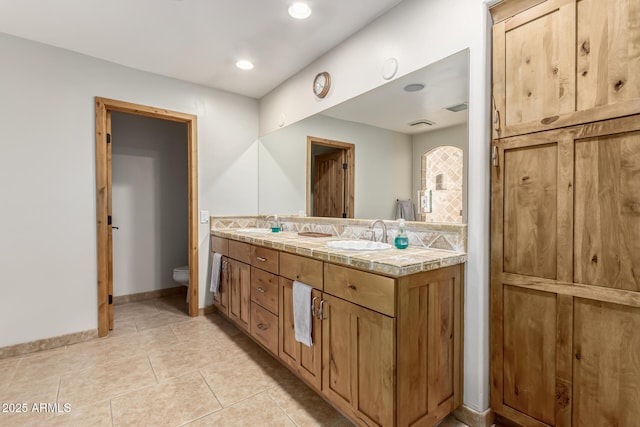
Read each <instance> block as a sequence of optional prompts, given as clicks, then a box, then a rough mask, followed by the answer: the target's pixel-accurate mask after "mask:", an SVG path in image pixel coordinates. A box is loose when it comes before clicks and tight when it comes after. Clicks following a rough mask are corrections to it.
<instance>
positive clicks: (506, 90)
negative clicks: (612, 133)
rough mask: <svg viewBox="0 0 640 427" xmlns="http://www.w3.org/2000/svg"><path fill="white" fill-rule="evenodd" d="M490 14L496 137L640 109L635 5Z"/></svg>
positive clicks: (536, 7)
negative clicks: (491, 20)
mask: <svg viewBox="0 0 640 427" xmlns="http://www.w3.org/2000/svg"><path fill="white" fill-rule="evenodd" d="M517 8H520V10H518V9H517ZM491 12H492V15H493V17H494V20H495V21H496V22H495V24H494V26H493V103H494V119H493V128H494V130H493V138H494V139H497V138H505V137H509V136H514V135H521V134H526V133H532V132H538V131H541V130H550V129H556V128H560V127H566V126H573V125H577V124H582V123H588V122H594V121H598V120H606V119H611V118H615V117H621V116H625V115H629V114H635V113H637V112H638V111H640V62H639V61H638V58H639V56H640V53H639V52H638V47H637V44H638V37H640V4H639V3H638V1H637V0H547V1H540V0H506V1H502V2H500V3H498V4H497V5H495V6H493V7H492V8H491Z"/></svg>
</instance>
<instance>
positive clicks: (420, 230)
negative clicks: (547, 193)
mask: <svg viewBox="0 0 640 427" xmlns="http://www.w3.org/2000/svg"><path fill="white" fill-rule="evenodd" d="M211 222H212V224H214V226H212V230H211V232H212V234H214V235H216V236H220V237H225V238H229V239H234V240H238V241H242V242H246V243H251V244H256V245H260V246H266V247H269V248H273V249H277V250H280V251H285V252H290V253H295V254H299V255H304V256H308V257H312V258H316V259H319V260H322V261H329V262H333V263H336V264H342V265H346V266H352V267H355V268H358V269H361V270H369V271H374V272H377V273H380V274H384V275H388V276H392V277H400V276H406V275H409V274H414V273H419V272H422V271H429V270H435V269H438V268H441V267H446V266H451V265H455V264H461V263H464V262H466V260H467V255H466V253H465V252H464V251H463V250H455V248H464V247H465V244H466V225H452V224H424V223H414V222H410V223H409V227H408V231H409V235H410V239H411V243H412V245H410V246H409V248H407V249H403V250H399V249H396V248H392V249H388V250H384V251H375V252H372V251H350V250H338V249H329V248H328V247H327V245H326V244H327V242H329V241H332V240H336V239H337V238H338V239H357V238H362V237H364V235H365V234H367V233H364V232H365V230H369V225H370V224H371V221H364V220H350V219H334V218H305V217H282V218H281V226H282V229H283V231H282V232H280V233H257V234H256V233H246V232H237V231H236V230H237V228H245V225H242V226H240V227H238V226H236V227H221V228H216V227H215V224H218V225H225V224H239V223H240V221H238V220H236V219H235V218H212V221H211ZM245 223H246V221H245ZM385 224H386V225H387V226H388V229H387V232H388V236H389V241H393V240H392V239H393V238H394V237H395V235H396V233H397V225H398V222H397V221H385ZM255 226H256V227H258V228H268V227H269V226H270V224H269V223H268V222H267V221H265V220H264V217H255ZM304 231H313V232H321V233H327V234H331V237H307V236H300V235H298V233H299V232H304ZM377 231H380V230H379V229H378V230H377ZM453 242H455V244H454V243H453Z"/></svg>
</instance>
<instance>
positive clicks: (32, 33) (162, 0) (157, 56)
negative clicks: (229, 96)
mask: <svg viewBox="0 0 640 427" xmlns="http://www.w3.org/2000/svg"><path fill="white" fill-rule="evenodd" d="M400 1H401V0H307V3H308V4H309V5H310V6H311V8H312V10H313V13H312V15H311V17H310V18H309V19H307V20H304V21H299V20H295V19H293V18H291V17H290V16H289V15H288V13H287V8H288V6H289V5H290V4H291V3H292V2H293V0H55V1H54V0H2V1H0V32H3V33H7V34H11V35H15V36H18V37H23V38H26V39H30V40H35V41H38V42H41V43H46V44H49V45H53V46H57V47H61V48H64V49H68V50H72V51H75V52H80V53H83V54H86V55H90V56H93V57H96V58H101V59H105V60H107V61H111V62H115V63H118V64H122V65H126V66H128V67H132V68H136V69H139V70H144V71H149V72H152V73H156V74H161V75H165V76H169V77H174V78H177V79H180V80H185V81H189V82H193V83H198V84H201V85H205V86H209V87H214V88H218V89H223V90H227V91H230V92H234V93H239V94H242V95H246V96H250V97H254V98H260V97H262V96H263V95H265V94H266V93H268V92H269V91H271V90H272V89H274V88H275V87H277V86H278V85H279V84H280V83H282V82H283V81H285V80H286V79H288V78H289V77H291V76H292V75H294V74H295V73H296V72H298V71H299V70H301V69H302V68H304V67H305V66H306V65H308V64H309V63H311V62H313V60H315V59H316V58H318V57H319V56H321V55H323V54H324V53H326V52H327V51H329V50H331V49H332V48H333V47H335V46H336V45H338V44H340V43H341V42H342V41H343V40H345V39H347V38H348V37H349V36H350V35H352V34H353V33H355V32H357V30H359V29H361V28H362V27H364V26H365V25H366V24H368V23H369V22H371V21H373V20H374V19H375V18H377V17H378V16H380V15H382V14H384V13H385V12H386V11H388V10H389V9H390V8H392V7H393V6H394V5H396V4H398V3H400ZM241 58H242V59H245V58H246V59H249V60H251V61H253V62H254V64H255V68H254V69H253V70H252V71H242V70H239V69H237V68H236V67H235V65H234V64H235V62H236V60H238V59H241Z"/></svg>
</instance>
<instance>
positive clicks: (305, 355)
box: [278, 252, 324, 391]
mask: <svg viewBox="0 0 640 427" xmlns="http://www.w3.org/2000/svg"><path fill="white" fill-rule="evenodd" d="M323 264H324V263H323V262H322V261H319V260H315V259H310V258H305V257H302V256H299V255H293V254H290V253H287V252H281V253H280V274H281V277H280V282H279V287H280V295H279V296H280V299H279V310H280V316H279V317H280V318H279V320H280V347H279V350H278V356H279V357H280V360H281V361H282V362H283V363H285V364H286V365H287V366H288V367H289V369H291V371H293V372H294V373H295V374H297V375H298V376H299V377H300V378H302V379H304V380H305V381H306V382H307V383H308V384H309V385H311V386H312V387H314V388H315V389H316V390H318V391H320V390H321V389H322V360H321V359H322V321H321V319H320V318H319V316H318V315H317V314H318V310H319V308H320V307H319V304H320V301H321V300H322V288H323ZM294 280H299V281H301V282H302V283H305V284H307V285H309V286H311V287H313V288H314V289H313V290H312V292H311V300H312V304H313V313H312V319H311V322H312V324H311V342H312V343H313V345H312V346H311V347H307V346H306V345H304V344H302V343H299V342H298V341H296V339H295V329H294V321H293V281H294Z"/></svg>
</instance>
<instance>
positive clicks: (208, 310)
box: [198, 305, 218, 316]
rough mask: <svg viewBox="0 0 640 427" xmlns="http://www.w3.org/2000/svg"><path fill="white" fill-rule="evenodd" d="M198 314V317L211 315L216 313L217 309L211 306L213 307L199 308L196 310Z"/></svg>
mask: <svg viewBox="0 0 640 427" xmlns="http://www.w3.org/2000/svg"><path fill="white" fill-rule="evenodd" d="M198 312H199V313H198V314H199V315H200V316H204V315H205V314H211V313H217V312H218V308H217V307H215V306H213V305H208V306H206V307H204V308H200V309H198Z"/></svg>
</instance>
